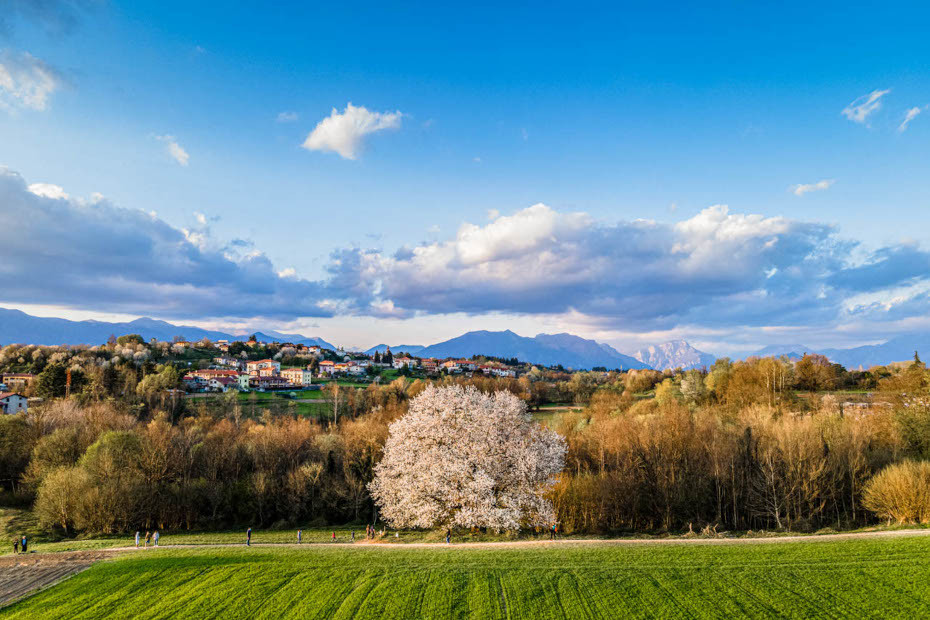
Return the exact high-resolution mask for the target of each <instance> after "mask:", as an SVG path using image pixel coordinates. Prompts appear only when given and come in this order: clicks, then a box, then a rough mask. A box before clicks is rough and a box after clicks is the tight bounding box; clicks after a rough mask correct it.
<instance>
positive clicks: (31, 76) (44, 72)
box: [0, 51, 61, 110]
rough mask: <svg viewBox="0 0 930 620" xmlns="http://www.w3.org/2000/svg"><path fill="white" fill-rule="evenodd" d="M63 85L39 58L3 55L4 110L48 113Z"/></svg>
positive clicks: (0, 90) (0, 98)
mask: <svg viewBox="0 0 930 620" xmlns="http://www.w3.org/2000/svg"><path fill="white" fill-rule="evenodd" d="M60 85H61V80H60V78H59V77H58V74H57V72H56V71H55V70H54V69H52V68H51V67H49V66H48V65H47V64H45V63H44V62H43V61H41V60H39V59H38V58H36V57H35V56H33V55H31V54H28V53H26V52H23V53H21V54H13V53H12V52H10V51H4V52H0V108H4V109H6V110H14V109H16V108H30V109H32V110H45V109H46V108H47V107H48V101H49V97H50V96H51V95H52V93H54V92H55V91H56V90H58V88H59V87H60Z"/></svg>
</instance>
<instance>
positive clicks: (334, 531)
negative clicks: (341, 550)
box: [333, 530, 336, 542]
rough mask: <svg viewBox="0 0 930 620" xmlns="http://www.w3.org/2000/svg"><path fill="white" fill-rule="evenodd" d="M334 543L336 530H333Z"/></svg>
mask: <svg viewBox="0 0 930 620" xmlns="http://www.w3.org/2000/svg"><path fill="white" fill-rule="evenodd" d="M333 542H336V530H333Z"/></svg>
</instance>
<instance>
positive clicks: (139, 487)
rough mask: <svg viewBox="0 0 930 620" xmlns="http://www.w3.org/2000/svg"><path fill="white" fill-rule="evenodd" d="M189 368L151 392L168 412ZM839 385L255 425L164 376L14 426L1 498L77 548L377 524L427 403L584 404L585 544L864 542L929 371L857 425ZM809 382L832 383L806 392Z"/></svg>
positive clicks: (787, 381) (417, 387) (3, 445)
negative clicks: (104, 535)
mask: <svg viewBox="0 0 930 620" xmlns="http://www.w3.org/2000/svg"><path fill="white" fill-rule="evenodd" d="M802 361H803V360H802ZM805 364H810V365H813V366H815V367H814V368H805ZM169 368H171V367H170V366H166V367H163V368H162V369H161V370H159V371H157V372H154V373H152V374H149V375H146V377H154V378H153V379H149V380H148V382H149V383H151V384H153V385H152V395H153V396H157V395H158V394H164V393H165V391H164V390H162V389H161V388H160V387H159V386H158V385H155V384H156V383H157V382H158V381H159V379H158V378H159V377H160V376H161V375H162V374H163V373H164V375H165V376H164V377H162V378H163V380H164V381H165V382H170V380H171V376H170V375H171V372H172V371H171V370H168V369H169ZM844 372H845V371H844ZM805 373H810V375H813V378H809V376H808V375H807V374H805ZM838 379H840V380H841V379H843V377H842V375H840V376H839V377H838V372H837V369H835V368H833V367H832V365H829V364H828V363H827V364H824V363H823V362H822V361H820V360H816V359H812V360H808V361H807V362H805V363H803V364H802V363H801V362H797V363H791V362H789V361H786V360H777V359H773V358H764V359H756V360H747V361H744V362H729V361H720V362H718V363H717V364H715V365H714V366H713V367H711V368H709V369H706V370H694V371H687V372H679V373H660V372H656V371H640V370H638V371H628V372H625V373H572V374H561V373H548V372H546V373H543V372H540V373H538V374H529V375H526V376H523V377H521V378H519V379H495V378H490V377H477V376H476V377H472V378H468V377H444V378H442V379H440V380H437V381H435V382H428V381H424V380H417V381H409V380H405V379H398V380H396V381H394V382H392V383H391V384H389V385H383V386H378V385H372V386H369V387H368V388H366V389H354V388H346V387H342V388H338V391H337V388H335V387H334V388H333V389H332V390H331V391H332V392H336V393H335V394H331V395H328V396H327V398H329V399H331V400H330V402H331V403H332V404H333V405H334V406H336V407H338V415H333V416H332V417H329V416H323V417H322V418H320V419H311V418H304V417H299V416H297V415H295V414H294V413H293V412H291V411H289V410H284V411H279V412H276V413H273V412H271V411H267V410H266V411H259V412H256V413H255V415H252V414H251V412H250V411H245V410H243V409H244V408H243V404H242V403H241V402H240V401H238V399H235V398H231V397H230V398H224V399H217V400H214V401H211V402H210V404H209V405H208V404H207V403H206V402H203V403H201V402H199V401H198V402H197V404H190V403H188V404H187V405H184V406H183V408H182V409H181V410H180V411H179V412H178V411H174V410H172V408H171V407H170V406H168V405H170V403H164V402H163V403H160V402H159V401H158V399H157V398H154V400H153V401H152V402H151V403H149V404H147V405H146V406H145V407H139V405H138V402H137V400H135V399H136V398H138V394H139V392H138V386H139V385H141V384H142V383H143V382H145V381H146V378H145V377H144V378H143V381H142V382H139V383H137V384H136V389H135V390H133V394H134V395H135V396H134V398H133V399H129V400H124V399H120V398H114V397H112V396H107V395H105V394H103V393H102V394H100V395H99V396H91V395H87V396H84V397H82V398H75V397H72V398H50V399H48V400H47V401H46V402H45V403H43V404H42V405H39V406H36V407H32V408H30V411H29V413H28V414H27V415H15V416H2V417H0V487H2V488H3V490H4V491H3V492H4V496H5V498H6V501H20V502H24V503H27V504H31V505H33V506H34V509H35V511H36V513H37V515H38V516H39V518H40V520H41V522H42V523H43V524H44V525H45V526H46V527H48V528H49V529H55V530H59V531H61V532H64V533H68V534H71V533H74V532H118V531H125V530H129V529H132V528H139V527H159V528H162V529H167V528H178V527H180V528H223V527H231V526H237V525H242V524H251V525H255V526H275V525H286V524H306V525H309V524H316V525H324V524H337V523H338V524H341V523H350V522H362V521H364V522H369V523H371V522H373V521H375V520H376V519H377V518H378V513H377V508H376V506H375V504H374V502H373V501H372V498H371V496H370V494H369V492H368V484H369V483H370V482H371V480H372V477H373V475H374V474H373V472H374V470H375V466H376V465H377V463H378V462H379V461H380V459H381V458H382V451H383V447H384V444H385V441H386V439H387V428H388V425H389V424H390V423H391V422H392V421H394V420H396V419H398V418H400V417H401V416H403V415H404V414H405V413H406V411H407V407H408V402H409V400H410V399H411V398H412V397H414V396H416V395H417V394H419V393H421V392H422V391H423V390H424V389H425V388H426V386H427V385H429V384H431V383H432V384H438V385H445V384H460V385H469V386H473V387H475V388H477V389H478V390H481V391H482V392H485V393H491V392H494V391H499V390H507V391H510V392H511V393H513V394H514V395H515V396H517V397H518V398H520V399H523V400H524V401H526V402H527V404H528V405H529V406H530V407H531V408H532V407H533V404H534V403H541V402H550V399H559V400H558V401H556V402H574V403H577V409H576V410H575V411H567V412H563V413H560V414H558V415H556V416H553V417H552V418H551V419H550V421H549V424H551V426H552V427H553V428H554V429H555V430H556V431H557V432H558V433H559V434H560V435H561V436H562V437H564V438H565V442H566V445H567V452H566V455H565V462H566V466H565V469H564V471H563V472H562V473H561V474H560V476H559V479H558V482H557V484H556V485H555V487H554V488H553V489H551V490H550V491H549V495H548V498H549V499H550V501H551V502H552V505H553V507H554V509H555V512H556V516H557V519H558V521H559V523H560V527H561V529H562V530H563V531H565V532H589V533H594V532H617V531H645V530H648V531H660V530H671V531H687V530H688V529H698V528H705V527H707V528H719V529H732V530H746V529H752V530H757V529H778V528H784V529H792V530H805V531H806V530H814V529H818V528H822V527H836V528H840V527H850V526H855V525H862V524H865V523H870V522H874V521H875V519H876V514H885V513H884V512H881V513H879V512H878V511H875V512H873V511H872V510H869V505H867V504H868V501H867V498H866V495H867V494H866V489H867V487H868V485H869V483H870V481H871V480H872V479H873V477H875V475H876V474H877V473H879V472H881V471H882V470H883V469H884V468H886V466H889V465H892V464H902V463H906V462H911V461H926V460H930V399H928V398H927V389H928V385H930V383H928V373H927V371H926V369H925V368H924V366H923V364H922V363H920V362H919V361H918V360H915V362H913V363H911V364H910V365H907V366H899V367H893V368H888V369H884V370H882V371H873V372H872V373H871V376H870V377H866V379H867V380H868V381H874V384H875V386H876V388H877V389H878V390H880V391H881V394H882V395H883V396H882V398H879V399H876V402H871V403H870V404H869V405H868V406H855V407H850V406H848V405H847V404H846V403H844V402H843V400H842V397H837V396H836V395H835V394H832V393H826V394H824V393H823V392H818V391H817V390H818V389H820V387H819V386H822V385H827V383H825V382H832V385H831V387H834V388H835V387H837V386H838V385H839V383H838ZM862 379H863V377H861V376H856V378H855V379H854V380H855V381H861V380H862ZM804 381H812V382H816V383H810V384H808V385H806V386H805V389H808V391H807V392H802V393H800V394H799V393H798V388H799V386H802V385H804V384H803V383H802V382H804ZM192 402H193V401H192ZM450 440H452V441H454V440H455V438H454V437H450ZM902 471H903V470H902ZM873 507H874V506H873ZM928 517H930V513H928ZM889 518H890V517H889Z"/></svg>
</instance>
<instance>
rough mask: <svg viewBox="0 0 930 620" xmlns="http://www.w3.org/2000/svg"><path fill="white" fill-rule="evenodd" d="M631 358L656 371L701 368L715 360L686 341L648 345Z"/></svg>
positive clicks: (670, 341)
mask: <svg viewBox="0 0 930 620" xmlns="http://www.w3.org/2000/svg"><path fill="white" fill-rule="evenodd" d="M633 357H634V358H636V359H637V360H639V361H640V362H643V363H644V364H648V365H649V366H651V367H653V368H655V369H656V370H675V369H676V368H683V369H685V370H688V369H691V368H703V367H704V366H710V365H711V364H713V363H714V361H715V360H716V359H717V358H716V357H714V356H713V355H711V354H710V353H704V352H703V351H699V350H697V349H695V348H694V347H692V346H691V345H690V344H689V343H688V342H687V341H686V340H669V341H668V342H663V343H661V344H656V345H650V346H648V347H644V348H642V349H640V350H639V351H636V352H635V353H633Z"/></svg>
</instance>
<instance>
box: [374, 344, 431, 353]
mask: <svg viewBox="0 0 930 620" xmlns="http://www.w3.org/2000/svg"><path fill="white" fill-rule="evenodd" d="M388 347H390V349H391V353H409V354H410V355H418V354H419V352H420V351H422V350H423V349H425V348H426V347H425V346H423V345H422V344H399V345H396V346H395V345H393V344H392V345H387V344H377V345H375V346H373V347H371V348H370V349H365V351H364V353H365V355H374V354H375V353H384V352H385V351H387V350H388Z"/></svg>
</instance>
